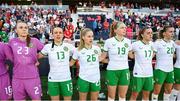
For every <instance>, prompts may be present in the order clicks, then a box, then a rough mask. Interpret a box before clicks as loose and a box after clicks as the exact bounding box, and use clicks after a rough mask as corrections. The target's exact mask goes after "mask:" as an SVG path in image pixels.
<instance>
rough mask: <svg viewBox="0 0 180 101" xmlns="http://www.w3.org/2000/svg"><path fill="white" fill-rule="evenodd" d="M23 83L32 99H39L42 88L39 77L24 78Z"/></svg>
mask: <svg viewBox="0 0 180 101" xmlns="http://www.w3.org/2000/svg"><path fill="white" fill-rule="evenodd" d="M24 85H25V90H26V92H27V94H28V95H29V97H30V98H31V99H32V100H36V101H37V100H41V95H42V89H41V81H40V78H39V77H38V78H35V79H27V80H25V82H24Z"/></svg>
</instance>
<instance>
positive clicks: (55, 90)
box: [48, 82, 60, 100]
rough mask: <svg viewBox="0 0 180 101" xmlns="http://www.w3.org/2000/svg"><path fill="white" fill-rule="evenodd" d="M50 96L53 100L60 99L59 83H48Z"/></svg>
mask: <svg viewBox="0 0 180 101" xmlns="http://www.w3.org/2000/svg"><path fill="white" fill-rule="evenodd" d="M48 94H49V95H50V97H51V100H59V99H60V96H59V95H60V87H59V82H48Z"/></svg>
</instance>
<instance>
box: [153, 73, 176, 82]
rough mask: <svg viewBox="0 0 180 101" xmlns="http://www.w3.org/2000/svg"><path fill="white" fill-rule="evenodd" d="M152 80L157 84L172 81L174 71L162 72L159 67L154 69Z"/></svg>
mask: <svg viewBox="0 0 180 101" xmlns="http://www.w3.org/2000/svg"><path fill="white" fill-rule="evenodd" d="M154 81H155V83H157V84H161V85H162V84H163V83H174V72H173V71H172V72H164V71H162V70H160V69H156V70H154Z"/></svg>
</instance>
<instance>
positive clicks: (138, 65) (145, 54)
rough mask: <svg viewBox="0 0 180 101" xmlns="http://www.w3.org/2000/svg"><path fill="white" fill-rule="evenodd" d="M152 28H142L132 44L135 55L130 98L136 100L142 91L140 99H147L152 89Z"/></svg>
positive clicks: (144, 100)
mask: <svg viewBox="0 0 180 101" xmlns="http://www.w3.org/2000/svg"><path fill="white" fill-rule="evenodd" d="M151 40H152V29H151V28H143V29H142V30H140V32H139V41H137V42H134V43H133V44H132V51H133V52H134V55H135V65H134V70H133V79H132V93H131V98H130V100H136V99H137V97H138V94H139V92H141V91H142V94H143V95H142V99H143V100H142V101H146V100H147V101H148V100H149V94H150V91H152V90H153V68H152V58H153V44H152V42H151Z"/></svg>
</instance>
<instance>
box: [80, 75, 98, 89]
mask: <svg viewBox="0 0 180 101" xmlns="http://www.w3.org/2000/svg"><path fill="white" fill-rule="evenodd" d="M100 89H101V84H100V81H98V82H97V83H91V82H88V81H85V80H83V79H81V78H78V90H79V92H97V91H100Z"/></svg>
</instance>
